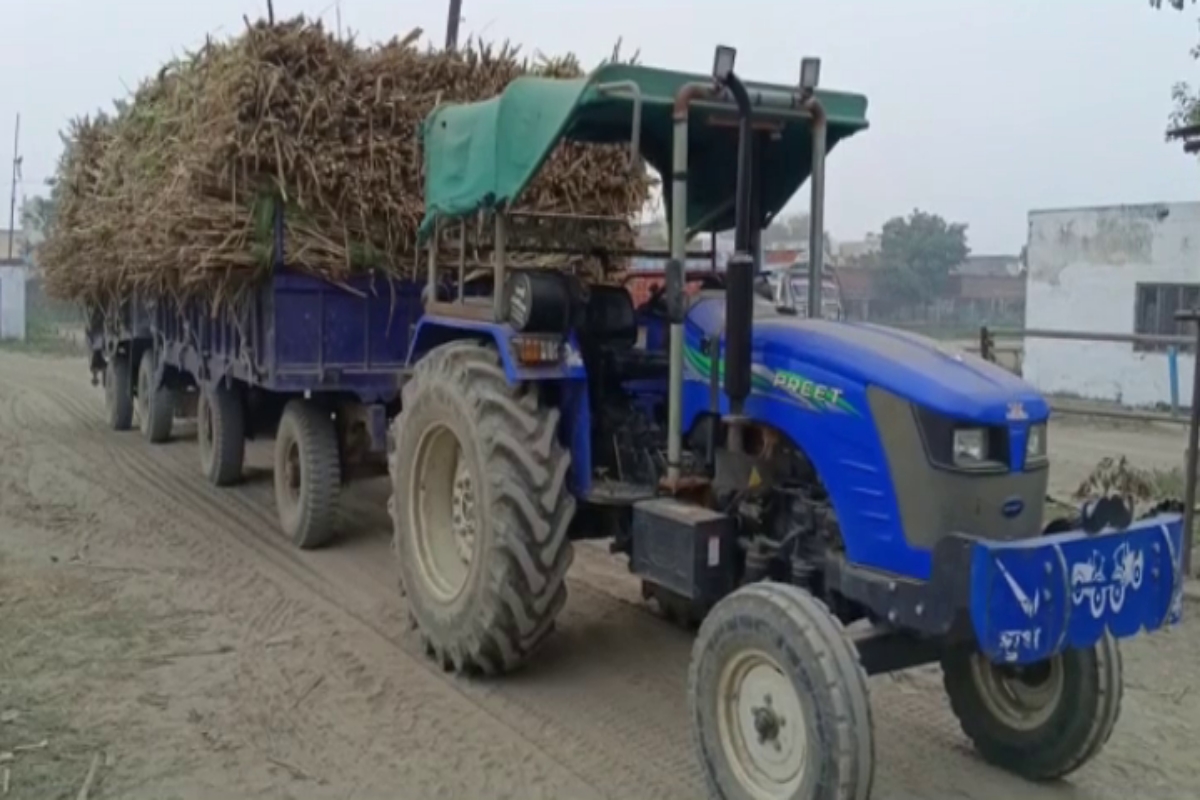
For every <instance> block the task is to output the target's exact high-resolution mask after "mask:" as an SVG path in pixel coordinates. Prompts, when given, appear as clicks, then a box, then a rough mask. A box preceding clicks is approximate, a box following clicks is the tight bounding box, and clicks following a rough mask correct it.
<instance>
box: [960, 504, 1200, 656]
mask: <svg viewBox="0 0 1200 800" xmlns="http://www.w3.org/2000/svg"><path fill="white" fill-rule="evenodd" d="M1182 540H1183V524H1182V520H1181V518H1180V517H1179V516H1178V515H1161V516H1157V517H1154V518H1151V519H1147V520H1141V521H1138V522H1136V523H1134V524H1133V525H1132V526H1130V527H1129V528H1128V529H1126V530H1123V531H1113V532H1106V533H1100V534H1097V535H1088V534H1086V533H1084V532H1083V531H1077V532H1071V533H1063V534H1058V535H1055V536H1047V537H1043V538H1039V539H1033V540H1027V541H1019V542H978V543H976V544H975V546H974V548H973V552H972V554H971V598H970V615H971V622H972V625H973V626H974V629H975V634H976V637H977V638H978V640H979V645H980V649H981V650H982V651H983V653H984V654H985V655H987V656H988V658H990V659H992V660H993V661H996V662H1005V663H1014V664H1026V663H1032V662H1036V661H1040V660H1042V659H1045V658H1047V657H1048V656H1050V655H1053V654H1054V653H1057V652H1061V651H1062V650H1064V649H1067V648H1087V647H1091V646H1092V645H1094V644H1095V643H1096V642H1098V641H1099V640H1100V638H1101V637H1102V636H1104V634H1105V633H1106V632H1107V633H1109V634H1111V635H1112V636H1114V637H1116V638H1126V637H1129V636H1134V635H1136V634H1138V633H1140V632H1141V631H1153V630H1157V629H1159V628H1161V627H1163V626H1165V625H1169V624H1173V623H1175V622H1178V619H1179V617H1180V616H1181V614H1182V591H1183V582H1182V575H1181V571H1180V558H1179V556H1180V553H1181V549H1182Z"/></svg>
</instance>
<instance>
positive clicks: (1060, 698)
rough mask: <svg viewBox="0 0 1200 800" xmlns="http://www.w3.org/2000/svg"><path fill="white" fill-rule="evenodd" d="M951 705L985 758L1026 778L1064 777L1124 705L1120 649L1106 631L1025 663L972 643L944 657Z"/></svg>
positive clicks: (1100, 742) (1086, 757) (1097, 745)
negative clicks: (994, 659)
mask: <svg viewBox="0 0 1200 800" xmlns="http://www.w3.org/2000/svg"><path fill="white" fill-rule="evenodd" d="M942 672H943V675H944V679H945V687H946V693H947V695H949V698H950V706H951V708H952V709H953V711H954V714H955V716H957V717H958V720H959V724H960V725H961V726H962V729H963V733H965V734H966V735H967V738H969V739H970V740H971V741H972V742H974V744H975V748H976V750H978V751H979V754H980V755H981V756H982V757H983V758H984V760H986V761H988V762H990V763H992V764H993V765H995V766H997V767H1000V768H1001V769H1005V770H1008V771H1009V772H1013V773H1016V774H1017V775H1020V776H1022V777H1024V778H1026V779H1029V780H1035V781H1046V780H1054V779H1057V778H1061V777H1063V776H1065V775H1067V774H1069V773H1071V772H1074V771H1075V770H1077V769H1079V768H1080V767H1081V766H1083V765H1084V764H1086V763H1087V762H1088V761H1090V760H1091V759H1092V758H1093V757H1094V756H1095V755H1096V754H1097V753H1099V752H1100V749H1101V748H1102V747H1103V746H1104V743H1105V742H1107V741H1108V737H1109V736H1110V735H1111V734H1112V731H1113V727H1114V726H1115V725H1116V723H1117V717H1118V716H1119V715H1120V713H1121V692H1122V671H1121V651H1120V649H1119V648H1118V646H1117V642H1116V640H1114V639H1113V638H1112V637H1110V636H1107V635H1106V636H1105V637H1104V638H1103V639H1101V640H1100V642H1099V643H1098V644H1096V645H1095V646H1094V647H1092V648H1089V649H1086V650H1067V651H1065V652H1063V653H1061V654H1059V655H1056V656H1054V657H1053V658H1050V659H1048V660H1046V661H1042V662H1039V663H1037V664H1032V665H1029V666H1019V667H1018V666H1011V665H1007V664H993V663H991V662H990V661H988V660H987V658H985V657H984V656H983V655H981V654H980V653H978V652H977V651H975V650H973V649H968V648H955V649H952V650H949V651H947V652H946V653H945V654H944V655H943V657H942Z"/></svg>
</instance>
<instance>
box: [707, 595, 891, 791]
mask: <svg viewBox="0 0 1200 800" xmlns="http://www.w3.org/2000/svg"><path fill="white" fill-rule="evenodd" d="M688 694H689V701H690V710H691V717H692V736H693V741H694V743H695V746H696V750H697V753H698V756H699V759H700V763H701V766H702V768H703V771H704V775H705V778H706V779H707V782H708V787H709V791H710V794H711V796H712V797H714V798H722V800H733V799H734V798H738V800H741V799H742V798H786V799H787V800H867V798H868V797H870V794H871V786H872V783H873V781H874V772H875V754H874V747H875V746H874V738H873V732H872V729H871V724H872V723H871V707H870V703H869V701H868V697H867V676H866V672H865V671H864V670H863V668H862V665H861V663H860V661H859V658H858V652H857V650H856V649H855V647H854V643H853V642H851V641H850V639H849V638H848V637H847V636H846V633H845V630H844V629H843V628H842V625H841V623H840V622H839V621H838V620H837V618H836V617H834V616H833V615H832V614H831V613H830V612H829V610H828V608H826V606H825V605H824V604H823V603H821V601H819V600H817V599H816V598H814V597H813V596H812V595H810V594H809V593H808V592H806V591H804V590H803V589H800V588H799V587H795V586H789V585H785V584H778V583H754V584H750V585H748V586H745V587H743V588H741V589H739V590H738V591H736V592H734V593H733V594H731V595H729V596H728V597H726V598H724V599H723V600H721V601H720V602H719V603H717V605H716V606H715V607H714V608H713V610H712V611H711V612H709V615H708V617H707V618H706V619H705V620H704V623H703V624H702V625H701V626H700V635H699V636H698V637H697V639H696V642H695V645H694V646H693V648H692V663H691V668H690V675H689V681H688Z"/></svg>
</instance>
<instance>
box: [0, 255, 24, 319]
mask: <svg viewBox="0 0 1200 800" xmlns="http://www.w3.org/2000/svg"><path fill="white" fill-rule="evenodd" d="M28 273H29V267H28V266H26V265H25V262H23V261H5V260H2V259H0V339H24V338H25V281H26V279H27V277H28Z"/></svg>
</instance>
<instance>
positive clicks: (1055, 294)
mask: <svg viewBox="0 0 1200 800" xmlns="http://www.w3.org/2000/svg"><path fill="white" fill-rule="evenodd" d="M1027 262H1028V292H1027V296H1026V301H1025V327H1026V328H1030V329H1034V328H1038V329H1055V330H1073V331H1090V332H1096V333H1124V334H1130V333H1146V334H1176V333H1181V334H1191V333H1193V332H1194V331H1193V330H1191V326H1190V325H1189V324H1186V323H1177V322H1176V321H1175V319H1174V315H1175V312H1176V311H1177V310H1179V309H1183V308H1190V307H1194V306H1200V203H1173V204H1150V205H1136V206H1106V207H1097V208H1074V209H1062V210H1054V211H1032V212H1030V214H1029V242H1028V251H1027ZM1194 362H1195V359H1194V356H1193V355H1192V353H1191V348H1183V349H1181V350H1180V351H1179V355H1178V390H1179V401H1180V403H1181V404H1182V405H1184V406H1186V405H1188V404H1189V403H1190V402H1191V386H1192V370H1193V366H1194ZM1024 375H1025V378H1026V379H1027V380H1030V381H1032V382H1033V384H1034V385H1035V386H1037V387H1038V388H1039V389H1041V390H1042V391H1044V392H1051V393H1063V394H1069V395H1074V396H1079V397H1085V398H1094V399H1101V400H1114V401H1117V402H1120V403H1124V404H1127V405H1133V406H1149V405H1155V404H1159V403H1164V404H1165V403H1170V401H1171V383H1170V369H1169V357H1168V348H1167V347H1165V346H1162V345H1144V344H1128V343H1124V344H1122V343H1115V342H1084V341H1067V340H1057V339H1034V338H1027V339H1026V340H1025V356H1024Z"/></svg>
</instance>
